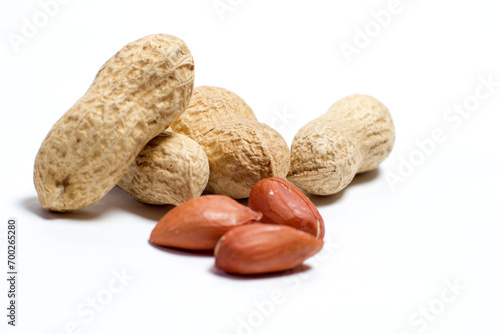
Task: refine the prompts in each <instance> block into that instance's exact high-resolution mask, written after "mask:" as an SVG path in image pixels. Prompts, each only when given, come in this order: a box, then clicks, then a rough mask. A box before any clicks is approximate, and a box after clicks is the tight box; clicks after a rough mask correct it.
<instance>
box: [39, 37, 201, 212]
mask: <svg viewBox="0 0 500 334" xmlns="http://www.w3.org/2000/svg"><path fill="white" fill-rule="evenodd" d="M193 82H194V62H193V58H192V56H191V53H190V51H189V49H188V47H187V46H186V44H185V43H184V42H183V41H182V40H180V39H178V38H177V37H174V36H170V35H164V34H156V35H150V36H146V37H144V38H141V39H139V40H137V41H135V42H132V43H130V44H128V45H126V46H125V47H124V48H123V49H121V50H120V51H119V52H118V53H117V54H116V55H115V56H113V57H112V58H111V59H109V60H108V61H107V62H106V63H105V64H104V65H103V66H102V67H101V69H100V70H99V72H98V74H97V76H96V77H95V79H94V81H93V83H92V85H91V86H90V88H89V89H88V91H87V92H86V94H85V95H84V96H83V97H82V98H80V100H78V101H77V102H76V104H75V105H74V106H73V107H72V108H71V109H70V110H68V111H67V112H66V113H65V114H64V115H63V116H62V117H61V118H60V119H59V121H57V122H56V124H55V125H54V126H53V128H52V129H51V130H50V132H49V134H48V135H47V137H46V138H45V140H44V141H43V143H42V145H41V147H40V150H39V152H38V154H37V156H36V158H35V166H34V183H35V188H36V190H37V192H38V196H39V199H40V203H41V204H42V207H44V208H46V209H49V210H53V211H72V210H77V209H81V208H84V207H86V206H88V205H91V204H93V203H95V202H97V201H98V200H99V199H100V198H102V197H103V196H104V195H105V194H106V193H107V192H108V191H109V190H111V188H113V187H114V186H115V185H116V184H117V183H118V181H119V180H120V178H121V177H122V176H123V174H124V173H125V172H126V170H127V168H128V167H129V165H130V164H131V163H132V162H133V161H134V159H135V157H136V156H137V154H138V153H139V152H140V150H141V149H142V148H143V147H144V145H146V143H147V142H148V141H149V140H151V139H152V138H153V137H155V136H156V135H158V134H159V133H161V132H162V131H163V130H164V129H165V128H166V127H167V126H168V125H169V124H170V123H171V122H173V121H174V120H175V119H176V118H177V117H179V115H180V114H181V113H182V112H183V111H184V110H185V108H186V107H187V105H188V103H189V99H190V96H191V94H192V90H193Z"/></svg>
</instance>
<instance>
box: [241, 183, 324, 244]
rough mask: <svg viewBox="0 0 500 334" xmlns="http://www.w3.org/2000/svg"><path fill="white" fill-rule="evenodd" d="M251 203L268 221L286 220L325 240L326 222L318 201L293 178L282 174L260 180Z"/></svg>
mask: <svg viewBox="0 0 500 334" xmlns="http://www.w3.org/2000/svg"><path fill="white" fill-rule="evenodd" d="M248 206H249V207H250V208H251V209H252V210H254V211H258V212H262V213H263V215H264V216H263V217H262V219H261V222H262V223H264V224H282V225H288V226H291V227H294V228H296V229H298V230H301V231H304V232H307V233H310V234H312V235H313V236H315V237H316V238H318V239H320V240H323V238H324V236H325V223H324V221H323V218H322V217H321V215H320V214H319V212H318V209H317V208H316V207H315V206H314V204H313V203H312V202H311V200H309V198H307V197H306V195H304V194H303V193H302V192H301V191H300V190H299V189H298V188H297V187H296V186H294V185H293V184H292V183H291V182H288V181H287V180H285V179H282V178H279V177H271V178H267V179H263V180H260V181H259V182H257V183H256V184H255V186H254V187H253V188H252V191H251V192H250V197H249V198H248Z"/></svg>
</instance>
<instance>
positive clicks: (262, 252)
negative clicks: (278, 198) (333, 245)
mask: <svg viewBox="0 0 500 334" xmlns="http://www.w3.org/2000/svg"><path fill="white" fill-rule="evenodd" d="M322 247H323V241H322V240H319V239H317V238H315V237H313V236H311V235H310V234H309V233H305V232H302V231H299V230H297V229H295V228H293V227H290V226H286V225H276V224H261V223H256V224H250V225H243V226H238V227H235V228H233V229H231V230H229V231H228V232H227V233H226V234H224V236H222V238H221V239H220V240H219V242H218V244H217V246H216V248H215V266H216V267H217V268H219V269H221V270H224V271H225V272H227V273H231V274H238V275H256V274H266V273H272V272H279V271H284V270H288V269H292V268H294V267H296V266H298V265H300V264H301V263H302V262H304V261H305V260H306V259H308V258H309V257H311V256H313V255H315V254H316V253H318V252H319V251H320V250H321V248H322Z"/></svg>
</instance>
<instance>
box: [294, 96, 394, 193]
mask: <svg viewBox="0 0 500 334" xmlns="http://www.w3.org/2000/svg"><path fill="white" fill-rule="evenodd" d="M394 140H395V130H394V124H393V122H392V118H391V115H390V113H389V110H388V109H387V108H386V107H385V106H384V105H383V104H382V103H380V102H379V101H378V100H376V99H374V98H373V97H370V96H366V95H351V96H347V97H345V98H343V99H341V100H339V101H338V102H336V103H334V104H333V105H332V106H331V107H330V108H329V109H328V111H327V112H326V113H325V114H323V115H322V116H320V117H319V118H317V119H315V120H313V121H311V122H309V123H308V124H306V125H305V126H304V127H302V128H301V129H300V130H299V131H298V133H297V134H296V135H295V137H294V139H293V142H292V147H291V164H290V172H289V174H288V179H289V180H290V181H291V182H292V183H294V184H295V185H296V186H297V187H299V188H301V189H303V190H305V191H307V192H309V193H312V194H316V195H331V194H335V193H337V192H339V191H341V190H342V189H344V188H345V187H347V185H348V184H349V183H350V182H351V181H352V179H353V178H354V176H355V175H356V174H357V173H361V172H365V171H369V170H373V169H375V168H377V166H378V165H379V164H380V163H381V162H382V161H383V160H384V159H385V158H387V156H388V155H389V153H390V152H391V150H392V147H393V145H394Z"/></svg>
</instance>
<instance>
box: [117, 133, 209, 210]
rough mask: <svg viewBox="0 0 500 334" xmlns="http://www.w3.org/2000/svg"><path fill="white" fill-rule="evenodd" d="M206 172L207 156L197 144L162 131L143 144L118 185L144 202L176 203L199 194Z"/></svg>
mask: <svg viewBox="0 0 500 334" xmlns="http://www.w3.org/2000/svg"><path fill="white" fill-rule="evenodd" d="M209 175H210V168H209V166H208V158H207V155H206V154H205V151H203V148H202V147H201V146H200V145H198V143H196V142H195V141H194V140H192V139H190V138H189V137H187V136H184V135H181V134H178V133H174V132H167V131H164V132H162V133H160V134H159V135H158V136H156V137H155V138H153V139H152V140H151V141H149V143H148V144H147V145H146V146H144V148H143V149H142V150H141V152H140V153H139V155H138V156H137V157H136V158H135V161H134V162H133V163H132V165H130V167H129V168H128V170H127V172H126V173H125V175H123V177H122V178H121V180H120V181H119V182H118V186H119V187H120V188H122V189H123V190H125V191H126V192H128V193H129V194H130V195H132V196H133V197H134V198H135V199H137V200H138V201H140V202H143V203H147V204H160V205H161V204H173V205H179V204H181V203H183V202H185V201H187V200H189V199H191V198H195V197H198V196H200V195H201V194H202V192H203V190H205V187H206V186H207V182H208V177H209Z"/></svg>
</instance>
